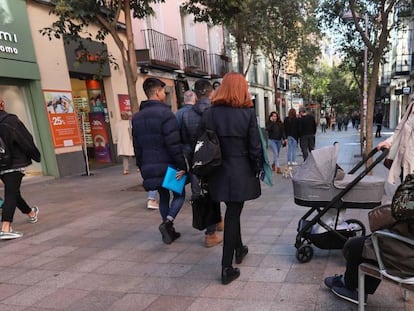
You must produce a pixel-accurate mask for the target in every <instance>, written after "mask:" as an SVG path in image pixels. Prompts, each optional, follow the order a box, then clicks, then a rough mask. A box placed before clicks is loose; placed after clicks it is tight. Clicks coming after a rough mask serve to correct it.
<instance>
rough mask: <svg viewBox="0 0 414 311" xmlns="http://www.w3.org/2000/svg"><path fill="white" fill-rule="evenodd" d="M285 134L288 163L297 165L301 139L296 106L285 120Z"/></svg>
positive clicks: (290, 110)
mask: <svg viewBox="0 0 414 311" xmlns="http://www.w3.org/2000/svg"><path fill="white" fill-rule="evenodd" d="M283 125H284V128H285V135H286V137H287V149H288V165H297V164H298V162H297V161H296V151H297V149H298V139H299V119H298V118H297V117H296V110H295V108H290V109H289V112H288V116H287V117H286V118H285V120H284V122H283Z"/></svg>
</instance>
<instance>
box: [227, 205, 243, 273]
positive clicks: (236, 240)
mask: <svg viewBox="0 0 414 311" xmlns="http://www.w3.org/2000/svg"><path fill="white" fill-rule="evenodd" d="M226 206H227V208H226V215H225V217H224V237H223V257H222V260H221V265H222V266H223V267H231V266H232V263H233V256H234V252H235V250H236V249H238V248H241V247H242V246H243V243H242V239H241V233H240V215H241V212H242V210H243V206H244V202H226Z"/></svg>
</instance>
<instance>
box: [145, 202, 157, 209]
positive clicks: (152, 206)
mask: <svg viewBox="0 0 414 311" xmlns="http://www.w3.org/2000/svg"><path fill="white" fill-rule="evenodd" d="M147 208H148V209H158V208H159V207H158V202H157V201H155V200H148V202H147Z"/></svg>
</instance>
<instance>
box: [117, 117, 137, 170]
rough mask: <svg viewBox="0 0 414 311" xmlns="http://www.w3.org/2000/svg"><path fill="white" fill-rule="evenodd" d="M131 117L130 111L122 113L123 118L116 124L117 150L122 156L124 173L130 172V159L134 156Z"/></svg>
mask: <svg viewBox="0 0 414 311" xmlns="http://www.w3.org/2000/svg"><path fill="white" fill-rule="evenodd" d="M130 119H131V117H130V114H129V113H128V112H122V113H121V120H119V121H118V123H117V124H116V132H115V138H116V142H117V144H116V150H117V154H118V156H119V157H121V158H122V167H123V174H124V175H127V174H128V173H129V161H130V160H131V159H132V157H133V156H134V147H133V145H132V126H131V120H130Z"/></svg>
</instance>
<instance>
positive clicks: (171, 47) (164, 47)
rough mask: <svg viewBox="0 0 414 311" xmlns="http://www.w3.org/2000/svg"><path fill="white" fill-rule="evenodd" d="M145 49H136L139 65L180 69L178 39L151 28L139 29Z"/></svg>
mask: <svg viewBox="0 0 414 311" xmlns="http://www.w3.org/2000/svg"><path fill="white" fill-rule="evenodd" d="M141 31H142V33H143V34H144V38H145V47H146V49H141V50H136V55H137V63H138V64H139V65H152V66H154V67H161V68H172V69H180V53H179V47H178V40H177V39H176V38H173V37H170V36H168V35H166V34H163V33H161V32H159V31H156V30H153V29H143V30H141Z"/></svg>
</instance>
